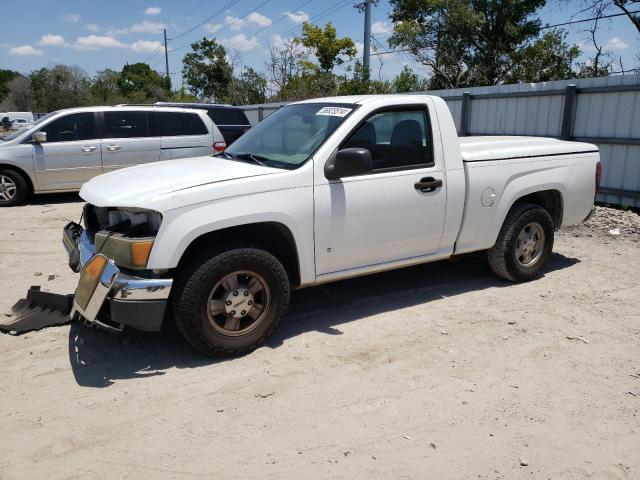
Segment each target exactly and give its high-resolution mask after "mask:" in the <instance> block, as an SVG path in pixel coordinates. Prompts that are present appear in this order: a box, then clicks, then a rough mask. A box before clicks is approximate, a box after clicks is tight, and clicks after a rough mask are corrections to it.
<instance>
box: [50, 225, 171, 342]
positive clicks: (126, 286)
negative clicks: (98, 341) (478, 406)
mask: <svg viewBox="0 0 640 480" xmlns="http://www.w3.org/2000/svg"><path fill="white" fill-rule="evenodd" d="M62 238H63V244H64V247H65V249H66V250H67V253H68V255H69V266H70V267H71V269H72V270H73V271H75V272H78V271H80V280H79V282H78V287H77V289H76V294H75V299H74V304H73V310H72V312H71V318H72V319H73V318H74V317H76V316H80V317H81V318H82V320H83V321H84V322H85V323H88V324H91V325H96V326H99V327H102V328H105V329H108V330H113V331H122V330H123V329H124V327H131V328H134V329H136V330H142V331H147V332H152V331H158V330H160V329H161V327H162V322H163V319H164V315H165V310H166V307H167V301H168V299H169V293H170V292H171V286H172V284H173V280H172V279H171V278H144V277H139V276H134V275H129V274H128V273H125V272H123V271H121V269H120V268H118V266H117V265H116V264H115V263H114V262H113V260H111V259H109V258H107V257H106V256H104V255H102V254H101V253H97V254H96V253H95V249H94V246H93V243H92V242H91V239H90V238H89V236H88V234H87V232H85V231H84V230H83V229H82V227H81V226H80V225H78V224H77V223H75V222H71V223H69V224H67V225H66V226H65V227H64V230H63V236H62Z"/></svg>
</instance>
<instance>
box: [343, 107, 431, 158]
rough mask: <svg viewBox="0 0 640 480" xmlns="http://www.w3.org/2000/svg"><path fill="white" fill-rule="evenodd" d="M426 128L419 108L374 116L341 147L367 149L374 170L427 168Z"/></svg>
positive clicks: (428, 134) (425, 115) (375, 114)
mask: <svg viewBox="0 0 640 480" xmlns="http://www.w3.org/2000/svg"><path fill="white" fill-rule="evenodd" d="M429 129H430V126H429V118H428V116H427V112H426V111H425V110H422V109H407V110H393V111H387V112H379V113H374V114H373V115H371V116H370V117H369V118H368V119H367V120H366V121H365V122H364V124H363V125H362V126H361V127H360V128H359V129H358V130H356V132H355V133H354V134H353V135H352V136H351V138H349V140H347V142H345V144H344V145H343V146H342V148H366V149H367V150H369V151H370V152H371V157H372V159H373V165H374V169H376V170H380V169H386V168H402V167H412V166H417V165H428V164H431V163H432V162H433V159H432V153H431V152H432V150H431V134H430V130H429Z"/></svg>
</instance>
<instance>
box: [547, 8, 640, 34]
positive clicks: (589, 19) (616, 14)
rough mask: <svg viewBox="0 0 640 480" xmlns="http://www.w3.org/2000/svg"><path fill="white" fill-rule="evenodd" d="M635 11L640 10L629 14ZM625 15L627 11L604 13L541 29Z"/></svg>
mask: <svg viewBox="0 0 640 480" xmlns="http://www.w3.org/2000/svg"><path fill="white" fill-rule="evenodd" d="M634 13H640V10H636V11H635V12H629V14H631V15H633V14H634ZM623 15H627V14H626V13H612V14H611V15H602V16H600V17H593V18H583V19H582V20H572V21H571V22H564V23H557V24H555V25H545V26H544V27H540V30H546V29H549V28H556V27H563V26H565V25H573V24H574V23H584V22H591V21H593V20H602V19H604V18H613V17H621V16H623Z"/></svg>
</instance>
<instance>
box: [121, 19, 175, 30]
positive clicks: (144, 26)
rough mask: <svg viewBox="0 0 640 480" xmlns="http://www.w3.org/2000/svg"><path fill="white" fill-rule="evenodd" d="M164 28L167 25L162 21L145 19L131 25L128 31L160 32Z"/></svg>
mask: <svg viewBox="0 0 640 480" xmlns="http://www.w3.org/2000/svg"><path fill="white" fill-rule="evenodd" d="M165 28H167V26H166V25H165V24H164V23H159V22H148V21H147V20H145V21H144V22H142V23H136V24H134V25H131V27H130V28H129V31H130V32H136V33H161V32H162V30H163V29H165Z"/></svg>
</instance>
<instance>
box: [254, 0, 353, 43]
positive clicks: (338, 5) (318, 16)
mask: <svg viewBox="0 0 640 480" xmlns="http://www.w3.org/2000/svg"><path fill="white" fill-rule="evenodd" d="M350 3H351V0H346V2H345V0H339V1H338V2H336V3H334V4H333V5H331V6H330V7H328V8H326V9H324V10H322V11H320V12H318V13H317V14H316V15H314V16H313V17H311V18H309V22H311V21H317V20H320V19H321V18H324V17H326V16H327V15H331V14H332V13H335V12H337V11H338V10H341V9H343V8H344V7H346V6H348V5H349V4H350ZM341 4H342V5H341ZM332 9H333V10H332ZM329 10H331V11H329ZM325 12H326V13H325ZM300 28H302V26H301V25H296V26H295V27H293V28H290V29H288V30H285V31H284V32H281V33H279V34H278V35H276V37H279V38H282V36H283V35H288V34H290V33H293V32H295V31H296V30H299V29H300ZM274 41H275V40H274V39H272V40H269V41H268V42H265V43H263V44H262V45H260V46H258V47H256V48H254V49H252V50H249V51H248V52H244V53H243V54H242V56H246V55H251V54H252V53H254V52H257V51H258V50H262V49H263V48H266V47H267V46H269V45H271V44H272V43H273V42H274Z"/></svg>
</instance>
